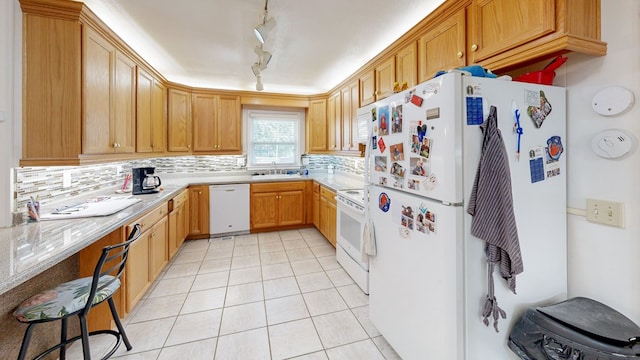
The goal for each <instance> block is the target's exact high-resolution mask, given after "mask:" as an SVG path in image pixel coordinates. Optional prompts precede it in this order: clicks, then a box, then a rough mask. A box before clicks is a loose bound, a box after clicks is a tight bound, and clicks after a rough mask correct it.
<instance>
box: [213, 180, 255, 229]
mask: <svg viewBox="0 0 640 360" xmlns="http://www.w3.org/2000/svg"><path fill="white" fill-rule="evenodd" d="M209 224H210V225H209V226H210V232H211V236H212V237H216V236H221V235H234V234H244V233H248V232H249V184H229V185H211V186H209Z"/></svg>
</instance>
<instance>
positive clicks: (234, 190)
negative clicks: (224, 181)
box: [224, 189, 236, 191]
mask: <svg viewBox="0 0 640 360" xmlns="http://www.w3.org/2000/svg"><path fill="white" fill-rule="evenodd" d="M224 191H236V189H225V190H224Z"/></svg>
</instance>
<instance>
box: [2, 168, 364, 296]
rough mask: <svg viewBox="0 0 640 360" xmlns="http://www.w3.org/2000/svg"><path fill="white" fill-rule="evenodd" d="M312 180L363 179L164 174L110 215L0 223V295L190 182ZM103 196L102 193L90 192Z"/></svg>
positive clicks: (354, 182) (339, 186) (338, 185)
mask: <svg viewBox="0 0 640 360" xmlns="http://www.w3.org/2000/svg"><path fill="white" fill-rule="evenodd" d="M287 180H289V181H291V180H315V181H317V182H319V183H321V184H322V185H324V186H327V187H329V188H331V189H332V190H334V191H338V190H344V189H354V188H362V186H363V182H362V179H358V178H357V177H352V176H349V175H338V174H336V175H329V174H311V175H308V176H302V177H297V178H292V179H285V180H280V179H279V180H273V179H264V180H262V179H253V178H252V177H251V176H250V175H231V176H224V175H215V174H207V175H198V174H192V175H189V176H167V177H163V180H162V182H163V190H162V191H160V192H159V193H156V194H147V195H136V196H137V197H140V199H142V201H141V202H138V203H136V204H134V205H132V206H130V207H128V208H126V209H124V210H121V211H119V212H117V213H116V214H113V215H110V216H99V217H90V218H83V219H69V220H52V221H41V222H31V223H26V224H23V225H18V226H13V227H7V228H0V254H3V256H0V294H3V293H5V292H7V291H9V290H11V289H13V288H14V287H16V286H18V285H20V284H22V283H24V282H26V281H27V280H29V279H31V278H32V277H34V276H36V275H38V274H40V273H42V272H44V271H46V270H47V269H49V268H50V267H52V266H54V265H56V264H57V263H59V262H61V261H62V260H64V259H66V258H68V257H69V256H71V255H73V254H76V253H78V252H79V251H80V250H82V249H84V248H85V247H87V246H89V245H90V244H92V243H93V242H95V241H97V240H99V239H101V238H102V237H104V236H106V235H108V234H109V233H111V232H112V231H114V230H116V229H118V228H119V227H122V226H124V225H127V224H129V223H130V222H131V221H132V220H134V219H135V218H137V217H139V216H140V215H143V214H144V213H145V212H147V211H149V210H152V209H153V208H155V207H156V206H158V205H160V204H162V203H163V202H165V201H168V200H169V199H171V198H172V197H174V196H175V195H177V194H178V193H179V192H180V191H181V190H182V189H184V188H186V187H187V186H189V185H203V184H212V185H213V184H232V183H250V182H267V181H269V182H273V181H287ZM94 195H105V193H104V192H103V193H101V194H94Z"/></svg>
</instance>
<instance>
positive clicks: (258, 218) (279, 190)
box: [250, 181, 306, 231]
mask: <svg viewBox="0 0 640 360" xmlns="http://www.w3.org/2000/svg"><path fill="white" fill-rule="evenodd" d="M250 204H251V206H250V207H251V209H250V215H251V216H250V217H251V231H254V230H259V231H262V230H267V229H274V228H283V227H293V226H299V225H304V224H305V222H306V221H305V220H306V213H305V182H304V181H291V182H275V183H254V184H251V199H250Z"/></svg>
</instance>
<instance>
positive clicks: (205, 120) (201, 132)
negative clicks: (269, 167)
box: [193, 94, 242, 154]
mask: <svg viewBox="0 0 640 360" xmlns="http://www.w3.org/2000/svg"><path fill="white" fill-rule="evenodd" d="M193 151H194V152H195V153H220V152H224V153H227V154H230V153H238V154H240V153H242V118H241V110H240V97H239V96H234V95H215V94H193Z"/></svg>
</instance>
